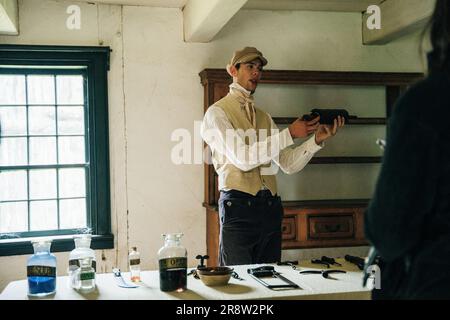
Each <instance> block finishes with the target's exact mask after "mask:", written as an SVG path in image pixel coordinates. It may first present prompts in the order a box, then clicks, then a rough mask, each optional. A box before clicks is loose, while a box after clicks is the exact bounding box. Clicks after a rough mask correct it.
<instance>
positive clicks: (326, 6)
mask: <svg viewBox="0 0 450 320" xmlns="http://www.w3.org/2000/svg"><path fill="white" fill-rule="evenodd" d="M380 2H381V0H248V2H247V3H246V4H245V5H244V7H243V9H260V10H312V11H342V12H363V11H366V9H367V7H368V6H369V5H371V4H379V3H380Z"/></svg>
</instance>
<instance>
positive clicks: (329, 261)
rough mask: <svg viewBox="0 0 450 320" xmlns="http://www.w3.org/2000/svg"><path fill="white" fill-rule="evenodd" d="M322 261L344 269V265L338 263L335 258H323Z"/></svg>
mask: <svg viewBox="0 0 450 320" xmlns="http://www.w3.org/2000/svg"><path fill="white" fill-rule="evenodd" d="M320 260H322V261H323V262H327V263H329V264H333V265H336V266H339V267H342V264H340V263H339V262H336V260H335V259H334V258H330V257H327V256H322V258H321V259H320Z"/></svg>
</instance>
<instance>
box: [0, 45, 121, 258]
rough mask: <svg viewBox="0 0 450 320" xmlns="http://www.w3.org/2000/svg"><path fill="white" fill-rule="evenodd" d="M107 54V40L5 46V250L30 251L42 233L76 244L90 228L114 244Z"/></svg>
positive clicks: (0, 158)
mask: <svg viewBox="0 0 450 320" xmlns="http://www.w3.org/2000/svg"><path fill="white" fill-rule="evenodd" d="M108 60H109V48H105V47H52V46H14V45H2V46H0V255H11V254H25V253H32V247H31V245H30V242H29V241H26V240H27V238H29V237H38V236H56V237H55V240H54V244H53V246H52V251H67V250H71V249H72V248H73V241H72V240H71V238H70V237H67V235H73V234H77V233H82V232H86V229H90V230H91V231H92V234H93V235H94V237H93V241H92V247H93V248H96V249H100V248H112V247H113V236H112V235H111V223H110V197H109V161H108V152H109V150H108V122H107V121H108V114H107V70H108ZM57 236H59V237H57ZM64 236H66V237H64Z"/></svg>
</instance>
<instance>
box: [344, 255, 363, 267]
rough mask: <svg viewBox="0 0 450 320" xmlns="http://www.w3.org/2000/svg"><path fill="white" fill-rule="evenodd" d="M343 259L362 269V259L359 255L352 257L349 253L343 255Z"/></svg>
mask: <svg viewBox="0 0 450 320" xmlns="http://www.w3.org/2000/svg"><path fill="white" fill-rule="evenodd" d="M345 261H348V262H350V263H353V264H356V266H357V267H358V268H359V270H364V264H365V262H364V259H363V258H360V257H354V256H351V255H348V254H347V255H345Z"/></svg>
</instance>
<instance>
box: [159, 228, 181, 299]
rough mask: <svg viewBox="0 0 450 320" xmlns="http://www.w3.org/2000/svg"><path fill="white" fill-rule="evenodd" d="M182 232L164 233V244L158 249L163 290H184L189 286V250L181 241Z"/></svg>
mask: <svg viewBox="0 0 450 320" xmlns="http://www.w3.org/2000/svg"><path fill="white" fill-rule="evenodd" d="M182 236H183V234H182V233H169V234H163V238H164V246H163V247H162V248H161V249H159V251H158V260H159V286H160V289H161V291H178V292H181V291H184V290H186V286H187V251H186V248H184V247H183V246H182V245H181V243H180V241H181V237H182Z"/></svg>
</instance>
